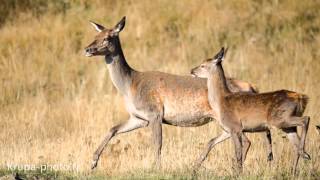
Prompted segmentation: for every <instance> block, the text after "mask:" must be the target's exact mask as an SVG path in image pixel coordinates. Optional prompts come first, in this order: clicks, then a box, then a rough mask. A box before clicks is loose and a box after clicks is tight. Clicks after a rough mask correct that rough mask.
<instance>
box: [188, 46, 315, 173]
mask: <svg viewBox="0 0 320 180" xmlns="http://www.w3.org/2000/svg"><path fill="white" fill-rule="evenodd" d="M225 54H226V51H225V50H224V48H222V49H221V50H220V52H219V53H218V54H216V55H215V56H214V57H213V58H212V59H210V60H207V61H205V62H203V63H202V64H201V65H200V66H198V67H196V68H194V69H192V70H191V74H193V75H195V76H196V77H206V78H208V80H207V86H208V99H209V103H210V106H211V108H212V109H213V110H214V112H216V118H215V119H216V120H217V121H218V122H219V124H220V126H221V127H222V129H223V133H222V134H221V135H220V136H218V137H216V138H214V139H212V140H211V141H210V142H209V143H208V147H207V148H206V149H205V150H204V151H203V153H202V154H201V156H200V158H199V159H198V161H197V163H198V166H199V164H201V163H202V161H203V160H204V159H205V158H206V156H207V154H208V153H209V152H210V150H211V149H212V147H213V146H214V144H215V143H217V142H219V141H221V139H225V138H229V137H232V140H233V142H234V144H235V152H236V159H237V165H238V168H239V170H240V171H241V170H242V163H243V161H244V160H245V158H244V157H245V156H246V153H247V150H248V149H247V148H244V147H248V146H249V145H250V141H249V139H248V138H247V137H246V135H245V134H244V133H243V132H257V131H269V128H270V127H276V128H279V129H281V130H283V131H284V132H285V133H287V137H288V138H289V140H290V141H291V143H292V144H293V145H294V147H295V151H296V153H297V154H296V158H295V161H294V163H293V172H294V173H295V172H296V168H297V164H298V160H299V157H300V156H302V157H303V158H305V159H310V156H309V154H307V153H306V152H305V150H304V146H305V138H306V135H307V131H308V126H309V120H310V118H309V117H308V116H303V117H302V114H303V112H304V110H305V108H306V105H307V102H308V97H307V96H306V95H304V94H300V93H296V92H292V91H288V90H279V91H274V92H267V93H248V92H231V91H230V89H229V87H228V86H227V84H226V83H227V82H226V77H225V74H224V71H223V68H222V64H221V63H222V60H223V59H224V56H225ZM297 126H301V127H302V132H301V134H302V135H301V139H300V137H299V136H298V134H297ZM243 156H244V157H243Z"/></svg>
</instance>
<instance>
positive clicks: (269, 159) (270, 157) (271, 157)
mask: <svg viewBox="0 0 320 180" xmlns="http://www.w3.org/2000/svg"><path fill="white" fill-rule="evenodd" d="M272 160H273V154H272V153H269V155H268V161H272Z"/></svg>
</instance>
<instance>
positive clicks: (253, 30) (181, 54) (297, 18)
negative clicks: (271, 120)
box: [0, 0, 320, 179]
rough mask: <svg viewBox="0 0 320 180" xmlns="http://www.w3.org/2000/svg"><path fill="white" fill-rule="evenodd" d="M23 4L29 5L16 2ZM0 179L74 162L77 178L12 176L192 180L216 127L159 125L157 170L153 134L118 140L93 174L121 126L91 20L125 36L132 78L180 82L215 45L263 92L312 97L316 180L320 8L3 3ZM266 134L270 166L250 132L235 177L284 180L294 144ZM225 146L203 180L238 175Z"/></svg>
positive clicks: (278, 1)
mask: <svg viewBox="0 0 320 180" xmlns="http://www.w3.org/2000/svg"><path fill="white" fill-rule="evenodd" d="M22 2H24V3H22ZM0 4H1V5H0V17H1V18H0V127H1V130H0V169H2V170H1V171H0V175H5V174H10V173H12V171H16V170H12V169H8V165H17V166H18V165H20V166H23V165H25V166H26V165H34V166H37V167H39V166H41V165H56V164H62V165H74V166H76V170H74V169H73V170H65V171H64V170H62V171H60V170H59V171H50V170H46V171H44V173H39V171H37V170H36V171H27V172H21V171H20V172H19V173H22V174H23V176H24V177H27V176H28V177H29V175H30V174H31V176H32V174H38V175H39V176H41V177H48V178H52V177H55V176H54V175H52V174H55V173H57V174H56V175H57V177H60V178H61V179H63V178H64V177H65V178H67V177H68V178H70V179H72V178H92V179H104V178H106V177H109V178H115V179H116V178H127V179H130V178H136V179H140V178H145V179H171V178H172V179H173V178H178V179H189V178H192V175H191V173H190V167H191V165H192V163H193V161H194V160H195V159H196V158H197V157H198V156H199V154H200V152H201V150H202V149H203V148H204V147H205V145H206V143H207V142H208V141H209V140H210V139H211V138H213V137H214V136H216V135H218V134H219V133H220V132H221V130H220V128H219V127H218V125H217V123H215V122H212V123H210V124H208V125H205V126H202V127H198V128H177V127H172V126H164V130H163V131H164V142H163V151H162V169H161V170H154V169H152V162H153V156H152V154H153V153H152V146H150V140H151V137H150V129H148V128H145V129H140V130H137V131H134V132H131V133H127V134H123V135H119V136H117V137H115V138H114V139H113V140H112V141H111V143H110V144H109V146H108V147H107V148H106V149H105V151H104V153H103V155H102V157H101V160H100V162H99V165H98V169H97V170H95V171H93V172H91V171H90V165H91V158H92V154H93V152H94V151H95V149H96V148H97V146H98V145H99V143H100V142H101V141H102V139H103V137H104V136H105V134H106V133H107V131H108V130H109V128H111V127H112V126H114V125H116V124H117V123H119V122H121V121H125V120H126V119H127V118H128V114H127V113H126V111H125V108H124V103H123V99H122V97H121V96H120V95H119V94H118V93H117V91H116V89H115V88H114V87H113V85H112V82H111V80H110V78H109V74H108V71H107V68H106V65H105V63H104V61H103V58H102V57H93V58H87V57H85V56H84V52H83V49H84V47H85V46H87V45H88V44H89V43H90V42H91V41H92V40H93V38H94V35H95V34H96V32H95V30H94V29H93V28H92V27H91V26H90V24H89V23H88V21H89V20H93V21H96V22H98V23H101V24H104V25H105V26H106V27H112V26H113V25H115V23H116V22H118V21H119V20H120V19H121V17H122V16H124V15H126V16H127V21H126V27H125V29H124V30H123V31H122V32H121V34H120V38H121V42H122V48H123V50H124V53H125V56H126V58H127V60H128V63H129V64H130V65H131V66H132V67H134V68H135V69H137V70H140V71H148V70H158V71H163V72H167V73H174V74H180V75H186V74H189V72H190V69H191V68H193V67H195V66H196V65H198V64H199V63H200V62H202V61H203V60H204V59H206V58H209V57H212V56H213V55H214V54H215V53H216V52H217V51H218V50H219V48H220V47H221V46H228V47H229V53H228V56H227V58H226V60H225V62H224V68H225V71H226V73H227V74H228V76H232V77H236V78H238V79H242V80H246V81H248V82H251V83H253V84H255V85H256V86H257V87H258V88H259V90H260V91H261V92H265V91H272V90H277V89H290V90H294V91H297V92H303V93H305V94H307V95H308V96H309V97H310V102H309V104H308V107H307V110H306V112H305V114H306V115H309V116H310V117H311V124H310V128H309V133H308V136H307V142H306V150H307V152H309V153H310V155H311V157H312V160H311V161H303V160H302V161H300V164H299V174H298V178H299V179H319V178H320V153H319V149H320V135H319V133H318V132H317V131H316V128H315V125H317V124H320V120H319V116H320V113H319V107H320V101H319V100H318V99H319V98H320V91H319V89H320V62H319V60H320V50H319V49H320V11H319V9H320V2H319V1H318V0H308V1H299V0H267V1H264V0H252V1H247V0H228V1H222V0H213V1H209V0H201V1H196V0H181V1H172V0H154V1H149V0H139V1H133V0H123V1H112V0H97V1H93V0H88V1H85V0H72V1H65V0H57V1H45V0H33V1H32V0H26V1H19V0H11V1H6V0H0ZM283 135H284V134H283V133H282V132H281V131H279V130H276V129H272V138H273V151H274V156H275V159H274V161H273V162H272V163H271V164H270V165H269V164H268V162H267V150H266V148H265V147H266V146H265V145H266V140H265V137H264V136H265V135H264V134H259V133H258V134H250V135H249V139H250V140H252V146H251V149H250V150H249V152H248V157H247V160H246V162H245V165H244V173H243V175H242V176H241V177H240V178H242V179H257V178H259V179H260V178H261V179H272V178H277V179H290V178H292V177H291V175H290V174H289V172H290V168H291V163H292V161H293V153H292V152H293V147H292V146H291V144H290V143H289V141H288V140H287V139H286V138H283ZM233 162H234V149H233V145H232V143H231V141H230V140H229V141H226V142H224V143H222V144H219V145H217V146H216V148H215V149H213V150H212V151H211V153H210V156H209V158H208V159H207V160H206V161H205V163H204V165H203V167H202V168H201V169H200V172H199V175H198V178H199V179H210V178H225V179H230V178H235V177H233V176H232V175H233V168H232V165H233Z"/></svg>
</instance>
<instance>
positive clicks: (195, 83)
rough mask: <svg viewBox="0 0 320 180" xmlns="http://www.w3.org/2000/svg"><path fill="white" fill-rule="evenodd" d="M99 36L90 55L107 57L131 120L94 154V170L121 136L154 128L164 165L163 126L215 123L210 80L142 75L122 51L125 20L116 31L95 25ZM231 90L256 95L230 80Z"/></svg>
mask: <svg viewBox="0 0 320 180" xmlns="http://www.w3.org/2000/svg"><path fill="white" fill-rule="evenodd" d="M91 24H92V25H93V26H94V27H95V29H96V30H97V31H98V32H99V34H98V35H97V36H96V37H95V40H94V41H93V42H92V43H91V44H90V45H89V46H88V47H86V48H85V52H86V56H88V57H90V56H105V62H106V64H107V67H108V69H109V73H110V77H111V80H112V82H113V84H114V86H115V87H116V88H117V90H118V91H119V92H120V93H121V94H122V95H123V96H124V100H125V105H126V109H127V111H128V113H129V116H130V118H129V119H128V121H127V122H124V123H121V124H118V125H116V126H114V127H113V128H111V129H110V130H109V132H108V133H107V135H106V136H105V138H104V140H103V141H102V143H101V144H100V146H99V147H98V149H97V150H96V151H95V153H94V155H93V163H92V166H91V168H92V169H93V168H95V167H96V166H97V163H98V160H99V157H100V155H101V153H102V151H103V149H104V148H105V147H106V145H107V144H108V142H109V141H110V140H111V139H112V138H113V137H114V136H115V135H118V134H120V133H126V132H129V131H132V130H135V129H138V128H142V127H146V126H151V127H152V134H153V135H152V136H153V141H154V144H155V148H156V154H155V157H156V164H157V165H160V164H159V163H160V154H161V147H162V123H164V124H169V125H174V126H182V127H195V126H201V125H204V124H206V123H208V122H210V121H212V120H213V119H214V117H215V112H214V111H213V110H212V109H211V108H210V105H209V102H208V98H207V96H208V90H207V85H206V80H205V79H202V78H193V77H191V76H177V75H172V74H166V73H162V72H139V71H136V70H134V69H132V68H131V67H130V66H129V65H128V63H127V62H126V59H125V57H124V54H123V52H122V48H121V44H120V39H119V33H120V31H121V30H122V29H123V28H124V26H125V17H123V18H122V20H121V21H120V22H119V23H118V24H117V25H116V26H115V27H114V28H112V29H106V28H104V27H103V26H102V25H99V24H97V23H94V22H91ZM226 83H227V84H228V86H229V88H230V89H231V91H248V92H255V89H254V87H253V86H252V85H251V84H249V83H246V82H243V81H239V80H235V79H227V82H226Z"/></svg>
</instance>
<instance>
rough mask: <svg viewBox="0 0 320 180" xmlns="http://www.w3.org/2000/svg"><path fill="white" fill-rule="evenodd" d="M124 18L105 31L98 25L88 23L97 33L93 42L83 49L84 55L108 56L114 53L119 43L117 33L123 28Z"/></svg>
mask: <svg viewBox="0 0 320 180" xmlns="http://www.w3.org/2000/svg"><path fill="white" fill-rule="evenodd" d="M125 22H126V17H123V18H122V19H121V20H120V21H119V22H118V24H117V25H115V26H114V27H113V28H112V29H107V28H105V27H103V26H102V25H100V24H97V23H94V22H92V21H90V23H91V25H92V26H93V27H94V28H95V29H96V30H97V31H98V34H97V35H96V36H95V38H94V41H93V42H92V43H91V44H89V46H87V47H86V48H85V55H86V56H88V57H90V56H99V55H100V56H101V55H110V54H112V53H114V52H115V51H116V45H117V43H118V42H119V33H120V32H121V31H122V29H123V28H124V26H125Z"/></svg>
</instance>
